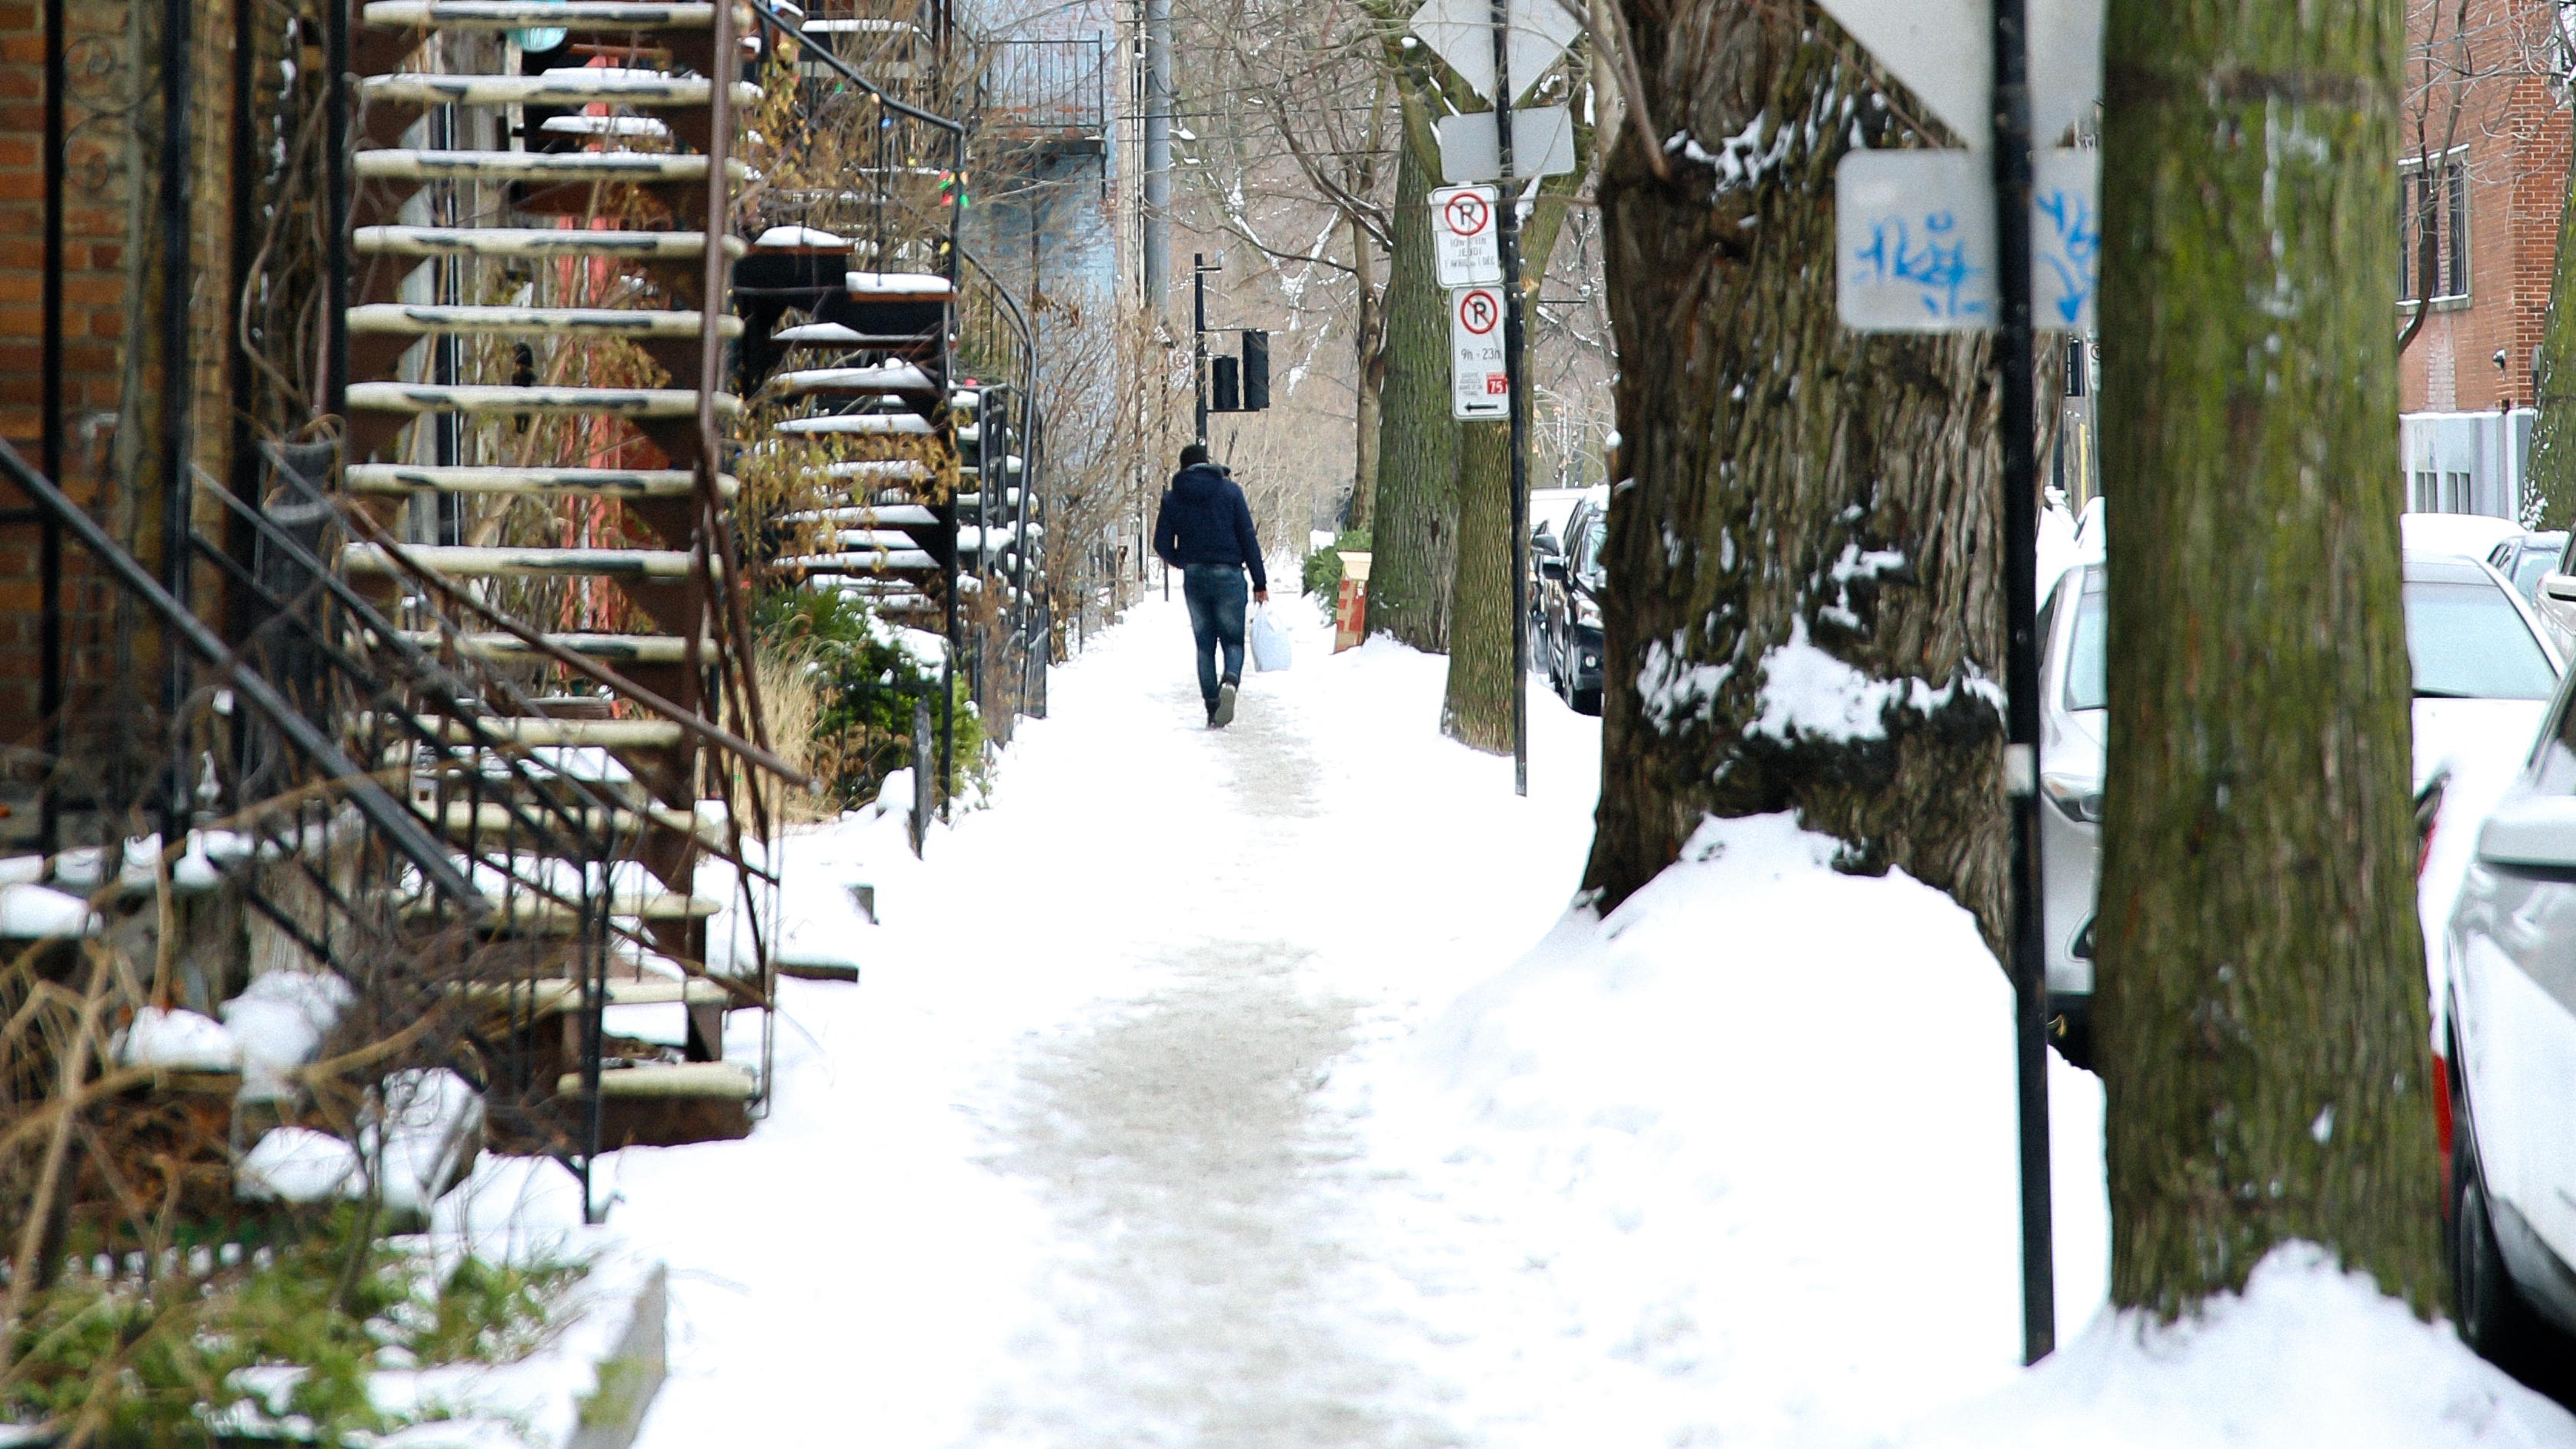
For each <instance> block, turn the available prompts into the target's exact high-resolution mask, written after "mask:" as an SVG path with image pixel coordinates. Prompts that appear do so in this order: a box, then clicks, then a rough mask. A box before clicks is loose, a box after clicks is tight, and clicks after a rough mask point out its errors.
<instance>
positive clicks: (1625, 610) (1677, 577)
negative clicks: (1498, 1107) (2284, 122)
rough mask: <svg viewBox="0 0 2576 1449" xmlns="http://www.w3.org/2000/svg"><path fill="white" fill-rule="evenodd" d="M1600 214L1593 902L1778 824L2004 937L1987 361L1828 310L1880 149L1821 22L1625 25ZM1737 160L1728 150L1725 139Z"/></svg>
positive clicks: (1880, 139) (1942, 342)
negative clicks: (1820, 840)
mask: <svg viewBox="0 0 2576 1449" xmlns="http://www.w3.org/2000/svg"><path fill="white" fill-rule="evenodd" d="M1626 10H1627V14H1626V16H1625V25H1624V35H1623V39H1624V40H1625V42H1626V44H1627V46H1628V48H1629V54H1630V55H1631V56H1632V57H1633V59H1634V60H1635V62H1636V67H1637V70H1638V72H1639V73H1640V76H1641V79H1642V84H1641V87H1640V93H1639V99H1640V100H1642V102H1643V108H1644V114H1643V115H1642V116H1640V117H1639V118H1638V119H1639V120H1640V122H1641V123H1642V124H1643V125H1644V127H1645V128H1646V129H1648V130H1651V131H1652V132H1653V134H1656V135H1659V136H1671V135H1674V134H1675V133H1686V134H1687V135H1688V136H1690V137H1693V138H1696V140H1697V143H1698V144H1697V148H1696V154H1698V155H1702V156H1706V157H1710V158H1712V159H1711V160H1707V161H1695V160H1691V159H1687V158H1688V156H1689V155H1691V154H1693V153H1692V152H1690V151H1688V150H1686V149H1685V148H1684V147H1682V146H1680V145H1678V144H1676V145H1673V146H1672V147H1670V152H1669V156H1668V160H1667V164H1668V165H1669V167H1670V169H1671V172H1672V179H1671V180H1670V181H1669V182H1666V181H1659V180H1658V179H1657V178H1656V176H1655V174H1654V170H1653V166H1652V164H1651V162H1650V160H1649V158H1648V157H1647V155H1646V154H1645V153H1644V152H1643V151H1642V150H1641V149H1640V143H1639V141H1638V139H1637V130H1636V128H1631V129H1630V130H1628V131H1624V132H1622V133H1621V134H1620V136H1619V138H1618V141H1617V145H1616V149H1615V150H1614V151H1613V153H1612V155H1611V157H1610V160H1609V163H1608V166H1607V168H1606V171H1605V175H1604V179H1603V184H1602V189H1601V205H1602V212H1603V231H1604V244H1605V246H1606V248H1607V264H1608V283H1609V300H1610V310H1611V320H1612V323H1613V325H1614V327H1615V328H1616V330H1617V334H1618V338H1619V382H1618V391H1617V403H1618V417H1619V433H1620V436H1621V439H1622V442H1621V446H1620V449H1619V456H1618V457H1617V458H1616V459H1615V460H1614V464H1613V470H1612V476H1613V477H1614V478H1616V479H1619V480H1621V481H1620V482H1619V483H1617V484H1616V485H1614V487H1613V488H1612V491H1611V503H1610V529H1609V546H1608V550H1607V554H1606V558H1607V562H1608V567H1609V575H1610V577H1611V579H1612V580H1613V581H1614V582H1615V587H1614V588H1613V589H1612V590H1611V591H1610V597H1609V598H1608V599H1607V600H1606V602H1605V614H1606V618H1605V620H1604V625H1605V627H1604V635H1605V644H1606V646H1607V649H1608V658H1607V667H1606V669H1605V672H1604V689H1603V694H1604V716H1603V730H1604V740H1603V749H1602V779H1601V804H1600V807H1599V811H1598V816H1597V830H1596V834H1595V837H1594V842H1593V850H1592V859H1591V864H1590V866H1589V868H1588V869H1587V871H1586V872H1585V883H1586V884H1587V885H1588V886H1590V887H1592V888H1593V889H1595V890H1597V891H1599V892H1600V894H1601V899H1602V902H1603V904H1604V905H1605V906H1607V905H1611V904H1615V903H1616V902H1618V901H1619V900H1621V899H1623V898H1624V897H1626V896H1627V895H1628V894H1629V893H1630V892H1632V891H1634V890H1636V889H1637V888H1638V887H1639V886H1641V885H1643V884H1645V882H1646V881H1647V880H1648V879H1650V878H1651V877H1652V876H1653V875H1654V874H1655V872H1657V871H1659V870H1661V869H1662V868H1663V867H1664V866H1665V865H1666V864H1667V863H1668V862H1670V861H1671V860H1672V859H1673V857H1674V855H1675V853H1676V852H1677V851H1678V850H1679V848H1680V846H1681V844H1682V842H1683V841H1684V840H1685V839H1687V838H1688V837H1689V835H1690V833H1691V831H1692V830H1693V829H1694V828H1696V827H1697V825H1698V824H1699V822H1700V820H1701V819H1702V818H1703V817H1704V816H1706V815H1709V814H1712V813H1714V814H1718V815H1747V814H1754V813H1758V812H1764V811H1775V810H1786V809H1794V810H1796V811H1797V812H1798V814H1799V817H1800V818H1801V819H1802V820H1803V821H1804V822H1805V824H1806V825H1807V827H1808V828H1810V829H1813V830H1817V831H1821V832H1824V833H1827V834H1830V835H1833V836H1836V837H1838V838H1840V839H1841V840H1843V841H1844V842H1846V850H1845V853H1844V862H1845V865H1846V868H1849V869H1853V870H1861V871H1873V870H1882V869H1885V868H1887V867H1889V866H1899V867H1902V868H1904V869H1905V870H1907V871H1908V872H1910V873H1912V874H1913V875H1914V876H1915V877H1917V878H1918V879H1921V880H1923V881H1926V882H1928V883H1929V884H1931V885H1933V886H1936V887H1938V888H1940V889H1943V890H1946V891H1948V892H1950V893H1951V894H1952V895H1953V896H1954V897H1956V898H1957V899H1958V900H1959V901H1960V902H1962V903H1963V904H1965V905H1966V906H1967V907H1968V908H1969V909H1971V910H1972V911H1974V912H1975V913H1976V916H1977V918H1978V921H1979V923H1980V925H1981V926H1982V927H1983V928H1984V930H1985V932H1986V936H1987V939H1988V941H1989V942H1997V941H2000V940H2001V939H2002V933H2001V928H2000V923H2001V906H2002V895H2001V891H2002V887H2003V883H2004V814H2003V808H2002V795H2001V784H2000V769H2001V759H2002V755H2001V740H2002V723H2001V716H2000V714H1999V713H1998V706H1997V701H1998V699H1999V694H1998V691H1997V690H1996V689H1995V688H1994V687H1993V685H1992V684H1991V683H1990V682H1989V680H1990V677H1991V676H1993V675H1995V674H1996V673H1998V672H1999V670H2000V661H2001V659H2002V653H2003V647H2002V636H2001V625H2002V622H2003V620H2002V597H2001V595H2002V579H2001V574H2000V572H1999V570H1998V568H1997V566H1996V565H1997V560H1998V557H1999V550H2000V545H2001V540H2000V510H1999V509H1998V507H1997V503H1998V499H1997V498H1996V494H1997V491H1998V466H1997V460H1996V454H1995V450H1994V447H1993V436H1994V420H1995V400H1994V397H1993V389H1992V385H1991V381H1990V371H1989V368H1988V365H1987V349H1986V347H1985V345H1984V344H1983V343H1982V342H1981V341H1976V340H1962V339H1951V338H1902V337H1863V336H1859V335H1856V334H1853V333H1850V332H1847V331H1845V330H1844V329H1843V327H1842V325H1841V324H1840V322H1839V321H1838V320H1837V319H1836V316H1835V312H1834V269H1833V265H1832V257H1833V253H1834V235H1833V204H1832V203H1833V172H1834V165H1835V163H1836V162H1837V161H1839V160H1840V159H1841V158H1842V156H1843V154H1844V152H1845V151H1846V149H1847V148H1848V147H1849V146H1850V145H1851V144H1852V143H1853V140H1854V138H1855V137H1858V138H1860V139H1861V140H1863V141H1865V142H1866V143H1867V144H1870V145H1873V146H1888V145H1896V144H1900V143H1901V142H1902V140H1903V137H1902V135H1901V134H1900V127H1899V126H1898V124H1897V123H1896V122H1895V121H1894V120H1893V119H1892V118H1891V116H1890V114H1889V112H1888V111H1887V109H1886V108H1885V106H1884V105H1883V104H1882V103H1880V102H1879V101H1877V100H1875V99H1873V97H1874V94H1875V93H1876V91H1877V90H1878V89H1879V87H1878V85H1877V84H1876V83H1875V82H1874V81H1873V79H1872V78H1871V77H1870V76H1868V75H1865V74H1862V73H1860V72H1858V71H1857V70H1855V69H1854V68H1853V65H1852V64H1851V62H1849V61H1847V60H1845V59H1843V58H1842V55H1843V54H1848V53H1854V52H1856V47H1851V46H1849V45H1848V44H1847V43H1846V44H1845V45H1843V46H1842V48H1841V51H1840V52H1839V53H1838V51H1837V49H1836V48H1835V47H1833V46H1831V45H1829V44H1827V43H1826V42H1827V40H1828V38H1833V39H1839V32H1836V31H1834V30H1832V29H1831V28H1830V25H1829V22H1827V21H1826V19H1825V18H1824V16H1823V15H1822V13H1821V12H1820V11H1819V10H1818V9H1817V8H1816V7H1815V6H1814V5H1813V4H1790V3H1763V4H1753V3H1748V0H1631V3H1630V4H1629V5H1628V6H1627V7H1626ZM1730 138H1731V139H1730Z"/></svg>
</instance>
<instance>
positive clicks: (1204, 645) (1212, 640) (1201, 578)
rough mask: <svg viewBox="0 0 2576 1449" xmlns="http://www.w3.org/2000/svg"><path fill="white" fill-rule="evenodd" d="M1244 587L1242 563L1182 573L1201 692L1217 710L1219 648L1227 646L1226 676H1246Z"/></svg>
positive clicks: (1246, 595)
mask: <svg viewBox="0 0 2576 1449" xmlns="http://www.w3.org/2000/svg"><path fill="white" fill-rule="evenodd" d="M1250 596H1251V591H1250V590H1249V589H1247V588H1245V587H1244V581H1243V566H1242V565H1241V564H1191V565H1190V566H1188V567H1187V568H1184V569H1182V570H1181V599H1182V601H1183V602H1185V603H1187V604H1188V605H1189V606H1190V637H1192V638H1193V639H1196V640H1197V641H1198V646H1199V693H1200V694H1202V695H1205V696H1206V697H1207V703H1208V708H1210V709H1214V708H1216V687H1217V672H1218V671H1217V667H1216V652H1217V646H1218V645H1220V644H1222V645H1224V646H1225V671H1224V673H1225V677H1226V678H1227V679H1241V678H1242V677H1243V604H1244V600H1246V599H1247V598H1249V597H1250Z"/></svg>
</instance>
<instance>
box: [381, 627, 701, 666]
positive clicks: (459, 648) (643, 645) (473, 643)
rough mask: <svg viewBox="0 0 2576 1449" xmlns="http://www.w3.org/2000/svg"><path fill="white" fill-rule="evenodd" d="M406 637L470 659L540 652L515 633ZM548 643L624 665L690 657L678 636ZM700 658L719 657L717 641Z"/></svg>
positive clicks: (573, 637)
mask: <svg viewBox="0 0 2576 1449" xmlns="http://www.w3.org/2000/svg"><path fill="white" fill-rule="evenodd" d="M403 637H404V638H405V639H408V640H410V641H411V642H412V643H414V644H417V645H419V646H420V647H422V648H423V649H431V650H435V649H438V648H440V647H441V646H442V645H445V644H448V643H450V642H452V643H453V644H454V646H455V649H456V652H457V653H458V654H460V655H463V656H464V657H466V658H468V659H531V658H535V657H538V656H537V651H536V650H534V649H531V648H529V647H528V645H527V644H526V643H525V642H524V641H523V640H521V639H520V638H519V636H518V635H516V634H459V635H452V636H442V635H440V634H439V633H438V632H436V631H435V630H428V629H406V630H404V631H403ZM543 637H544V639H545V641H546V642H547V643H549V644H552V645H554V646H555V647H556V648H558V649H563V650H566V651H569V652H571V653H574V654H579V655H582V656H584V657H585V658H590V659H606V660H612V661H615V662H619V663H625V664H685V663H687V662H688V658H689V641H688V640H687V639H686V638H683V637H682V636H680V635H677V634H547V635H544V636H543ZM698 657H699V658H701V659H707V660H712V659H714V658H715V657H716V646H715V641H714V640H712V639H709V640H703V641H701V642H700V643H699V645H698Z"/></svg>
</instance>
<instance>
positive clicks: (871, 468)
mask: <svg viewBox="0 0 2576 1449" xmlns="http://www.w3.org/2000/svg"><path fill="white" fill-rule="evenodd" d="M823 476H824V477H826V478H860V479H866V480H869V481H871V482H880V483H927V482H929V481H930V477H931V469H930V465H929V464H928V463H925V462H922V461H921V460H920V459H918V458H877V459H869V460H863V461H860V462H856V463H833V464H831V465H829V466H827V467H825V468H824V469H823Z"/></svg>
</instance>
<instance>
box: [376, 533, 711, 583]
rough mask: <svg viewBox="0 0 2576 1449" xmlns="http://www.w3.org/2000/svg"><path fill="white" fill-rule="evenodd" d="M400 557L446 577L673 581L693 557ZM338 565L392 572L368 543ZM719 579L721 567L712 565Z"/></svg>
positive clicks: (632, 552) (684, 553) (651, 551)
mask: <svg viewBox="0 0 2576 1449" xmlns="http://www.w3.org/2000/svg"><path fill="white" fill-rule="evenodd" d="M403 552H405V553H407V554H409V555H410V556H411V557H412V559H413V560H414V561H415V562H417V563H419V564H421V565H422V566H424V567H426V568H429V569H432V570H435V571H436V572H438V573H440V574H443V575H445V576H447V577H449V578H457V579H506V578H611V579H656V580H670V581H673V582H677V581H679V580H681V579H685V578H687V577H688V576H689V568H690V565H691V563H692V561H693V557H694V556H693V555H692V554H691V553H690V552H689V551H688V550H687V549H678V548H474V547H471V546H468V545H460V544H426V543H425V544H416V545H412V546H408V547H406V548H405V549H404V550H403ZM340 566H341V567H342V568H344V569H346V570H348V571H349V572H351V573H365V574H384V573H392V572H395V565H394V561H393V559H392V557H391V556H390V555H388V554H387V553H386V552H385V551H384V550H383V549H382V548H380V547H378V546H377V545H375V544H372V543H353V544H348V545H345V546H344V547H342V549H341V550H340ZM713 567H714V571H715V572H716V573H717V574H719V575H721V574H722V573H723V572H724V562H723V560H721V559H718V560H715V561H714V564H713Z"/></svg>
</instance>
